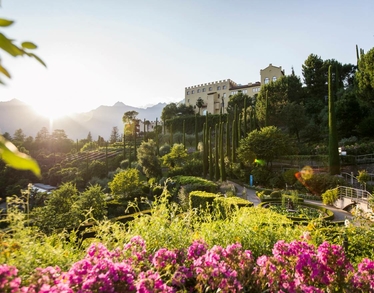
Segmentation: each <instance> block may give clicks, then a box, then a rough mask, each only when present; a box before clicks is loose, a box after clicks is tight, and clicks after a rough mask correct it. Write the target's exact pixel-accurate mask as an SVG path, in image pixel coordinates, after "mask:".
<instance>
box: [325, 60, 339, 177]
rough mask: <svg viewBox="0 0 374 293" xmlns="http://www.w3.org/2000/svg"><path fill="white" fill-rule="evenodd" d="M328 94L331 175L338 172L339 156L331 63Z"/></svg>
mask: <svg viewBox="0 0 374 293" xmlns="http://www.w3.org/2000/svg"><path fill="white" fill-rule="evenodd" d="M328 75H329V76H328V95H329V171H330V174H331V175H336V174H340V158H339V150H338V134H337V130H336V116H335V107H334V97H333V93H332V73H331V65H330V66H329V71H328Z"/></svg>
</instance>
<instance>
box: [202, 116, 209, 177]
mask: <svg viewBox="0 0 374 293" xmlns="http://www.w3.org/2000/svg"><path fill="white" fill-rule="evenodd" d="M206 137H207V133H206V123H204V125H203V177H204V178H206V175H207V172H208V171H207V169H208V166H207V164H206V162H207V161H206V160H205V157H206V156H207V152H208V150H207V149H206V144H205V139H206Z"/></svg>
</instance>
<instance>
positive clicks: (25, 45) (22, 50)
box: [0, 18, 46, 84]
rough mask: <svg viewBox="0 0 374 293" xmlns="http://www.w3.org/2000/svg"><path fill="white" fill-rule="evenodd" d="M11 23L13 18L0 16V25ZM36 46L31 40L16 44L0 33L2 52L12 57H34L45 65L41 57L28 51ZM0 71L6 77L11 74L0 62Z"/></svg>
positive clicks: (9, 24)
mask: <svg viewBox="0 0 374 293" xmlns="http://www.w3.org/2000/svg"><path fill="white" fill-rule="evenodd" d="M13 23H14V21H13V20H7V19H4V18H0V27H9V26H11V25H12V24H13ZM36 48H37V46H36V45H35V44H34V43H32V42H22V43H21V46H18V45H16V44H15V43H14V40H13V39H9V38H7V37H6V36H5V35H4V34H2V33H0V49H2V50H3V51H4V52H6V53H8V54H9V55H11V56H12V57H18V56H25V55H26V56H29V57H32V58H35V59H36V60H37V61H38V62H39V63H40V64H42V65H43V66H45V67H46V65H45V63H44V62H43V60H42V59H40V58H39V57H38V56H37V55H35V54H34V53H31V52H30V50H31V51H32V50H34V49H36ZM0 73H1V74H3V75H5V76H6V77H8V78H11V75H10V74H9V72H8V70H6V69H5V67H3V66H2V64H1V63H0ZM0 84H4V83H3V81H2V80H1V79H0Z"/></svg>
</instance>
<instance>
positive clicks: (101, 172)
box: [88, 160, 107, 179]
mask: <svg viewBox="0 0 374 293" xmlns="http://www.w3.org/2000/svg"><path fill="white" fill-rule="evenodd" d="M88 173H89V176H90V178H92V177H98V178H101V179H102V178H105V177H106V176H107V168H106V164H105V163H104V162H103V161H98V160H93V161H92V162H91V163H90V164H89V166H88Z"/></svg>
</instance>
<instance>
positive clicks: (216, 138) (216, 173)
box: [214, 124, 220, 181]
mask: <svg viewBox="0 0 374 293" xmlns="http://www.w3.org/2000/svg"><path fill="white" fill-rule="evenodd" d="M218 133H219V130H218V124H216V126H215V131H214V138H215V145H214V146H215V157H214V159H215V160H214V161H215V163H214V178H215V180H216V181H218V180H219V175H220V172H219V160H218V156H219V152H218Z"/></svg>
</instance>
